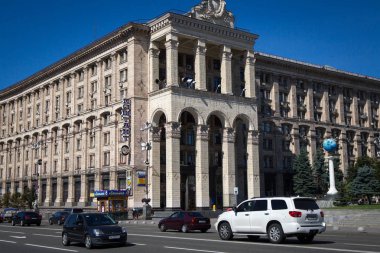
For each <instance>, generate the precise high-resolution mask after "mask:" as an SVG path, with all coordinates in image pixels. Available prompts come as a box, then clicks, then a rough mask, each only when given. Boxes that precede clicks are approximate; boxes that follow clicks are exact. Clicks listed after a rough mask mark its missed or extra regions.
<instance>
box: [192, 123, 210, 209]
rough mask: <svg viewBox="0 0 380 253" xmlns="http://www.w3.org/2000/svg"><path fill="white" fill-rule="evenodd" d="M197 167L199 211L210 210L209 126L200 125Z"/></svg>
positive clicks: (196, 184)
mask: <svg viewBox="0 0 380 253" xmlns="http://www.w3.org/2000/svg"><path fill="white" fill-rule="evenodd" d="M196 138H197V139H196V142H195V144H196V159H195V161H196V166H195V188H196V192H195V193H196V207H197V209H200V210H202V209H209V207H210V190H209V183H210V182H209V161H208V156H209V152H208V126H207V125H199V126H198V127H197V137H196Z"/></svg>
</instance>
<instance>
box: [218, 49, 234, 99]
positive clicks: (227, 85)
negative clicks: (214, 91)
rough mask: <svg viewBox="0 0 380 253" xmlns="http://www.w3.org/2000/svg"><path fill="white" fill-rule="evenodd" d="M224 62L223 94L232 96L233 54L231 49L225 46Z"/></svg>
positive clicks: (222, 73) (222, 64) (222, 74)
mask: <svg viewBox="0 0 380 253" xmlns="http://www.w3.org/2000/svg"><path fill="white" fill-rule="evenodd" d="M221 53H222V55H221V58H222V62H221V66H220V76H221V78H222V81H221V93H222V94H229V95H232V66H231V59H232V52H231V48H230V47H228V46H226V45H224V46H223V49H222V52H221Z"/></svg>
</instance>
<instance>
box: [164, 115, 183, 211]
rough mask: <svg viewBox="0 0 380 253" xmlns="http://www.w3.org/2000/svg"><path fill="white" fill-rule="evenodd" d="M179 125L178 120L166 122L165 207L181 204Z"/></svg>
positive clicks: (174, 207) (176, 207) (175, 206)
mask: <svg viewBox="0 0 380 253" xmlns="http://www.w3.org/2000/svg"><path fill="white" fill-rule="evenodd" d="M180 138H181V125H180V123H178V122H169V123H168V124H166V208H167V209H178V208H180V206H181V191H180V183H181V171H180Z"/></svg>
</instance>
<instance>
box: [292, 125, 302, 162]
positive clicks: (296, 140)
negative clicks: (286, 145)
mask: <svg viewBox="0 0 380 253" xmlns="http://www.w3.org/2000/svg"><path fill="white" fill-rule="evenodd" d="M298 127H299V126H298V124H294V125H293V127H292V130H291V135H292V138H293V140H292V143H291V144H292V153H293V154H296V155H298V154H299V153H300V151H301V150H300V135H299V128H298Z"/></svg>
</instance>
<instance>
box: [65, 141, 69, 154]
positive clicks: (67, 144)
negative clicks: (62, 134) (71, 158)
mask: <svg viewBox="0 0 380 253" xmlns="http://www.w3.org/2000/svg"><path fill="white" fill-rule="evenodd" d="M69 150H70V141H69V140H67V141H65V153H69Z"/></svg>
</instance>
